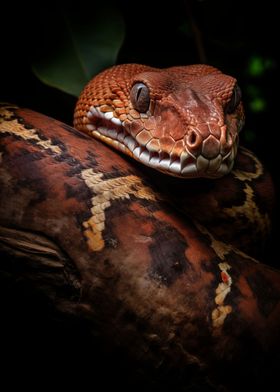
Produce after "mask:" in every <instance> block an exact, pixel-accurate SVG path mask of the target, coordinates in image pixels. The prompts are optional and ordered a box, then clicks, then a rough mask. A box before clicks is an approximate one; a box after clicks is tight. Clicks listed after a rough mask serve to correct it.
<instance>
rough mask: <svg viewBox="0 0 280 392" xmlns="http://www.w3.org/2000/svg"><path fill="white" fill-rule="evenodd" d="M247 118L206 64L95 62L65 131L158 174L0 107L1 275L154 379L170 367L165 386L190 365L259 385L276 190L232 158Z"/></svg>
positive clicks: (274, 334) (272, 340) (267, 357)
mask: <svg viewBox="0 0 280 392" xmlns="http://www.w3.org/2000/svg"><path fill="white" fill-rule="evenodd" d="M243 122H244V115H243V109H242V103H241V102H240V90H239V88H238V86H237V84H236V80H235V79H234V78H232V77H230V76H226V75H223V74H222V73H221V72H220V71H218V70H216V69H214V68H212V67H208V66H200V65H196V66H190V67H174V68H170V69H167V70H156V69H154V68H149V67H146V66H141V65H123V66H116V67H113V68H111V69H109V70H106V71H104V72H103V73H101V74H100V75H98V76H96V77H95V78H94V79H93V81H91V82H90V83H89V84H88V86H86V87H85V90H84V91H83V92H82V94H81V96H80V99H79V101H78V103H77V107H76V111H75V126H76V128H77V129H78V130H82V131H84V132H87V133H89V134H90V135H93V136H94V137H96V138H98V139H101V140H103V141H104V142H106V143H108V144H110V145H112V146H113V147H115V148H117V149H118V150H121V151H123V152H124V153H126V154H128V155H130V156H133V157H134V158H135V159H137V160H138V161H140V162H142V163H144V164H145V165H146V166H150V167H152V168H155V169H157V170H159V171H160V172H164V173H160V172H156V171H154V170H153V169H147V168H145V166H144V165H139V167H137V165H134V163H135V162H130V161H129V160H127V159H124V158H123V157H122V156H120V154H117V153H116V152H115V151H112V150H110V149H109V148H107V147H106V146H104V145H102V143H99V142H98V141H97V140H90V138H89V137H87V136H86V135H84V134H83V133H82V132H78V131H76V130H75V129H73V128H71V127H69V126H68V125H66V124H63V123H60V122H59V121H57V120H54V119H51V118H49V117H46V116H44V115H42V114H40V113H36V112H33V111H30V110H28V109H22V108H18V107H15V106H13V105H5V104H4V105H0V142H1V144H0V163H1V165H0V251H3V252H5V253H8V254H11V255H12V256H15V258H16V260H17V264H16V262H13V263H12V265H11V266H10V264H8V263H7V266H6V264H4V265H3V268H4V271H5V270H6V269H8V270H9V268H10V269H11V270H12V274H14V275H15V266H16V265H18V266H19V271H20V274H21V275H24V274H25V275H24V276H27V279H29V278H30V276H31V280H32V284H33V283H34V284H35V283H36V285H37V286H38V287H39V289H40V290H41V291H43V292H45V293H46V295H47V296H49V297H50V300H51V301H52V303H54V305H55V306H56V307H57V308H58V309H60V310H62V311H63V312H65V313H69V314H71V317H72V315H73V314H74V315H76V317H77V318H79V320H80V318H81V317H82V315H83V317H84V318H85V320H87V322H88V321H92V322H91V324H90V325H91V327H90V328H91V329H92V331H93V335H94V336H98V337H99V336H101V338H102V339H103V340H104V341H107V342H108V343H106V350H107V348H108V347H112V350H114V348H117V350H119V347H122V349H123V352H125V353H127V354H128V356H127V357H128V358H129V362H130V361H131V360H133V361H134V363H135V364H136V368H137V369H139V366H140V370H142V369H144V372H145V371H147V373H148V374H150V370H151V374H156V375H157V376H158V379H159V380H161V379H162V377H167V378H168V381H169V377H171V376H172V374H174V377H173V378H172V380H173V381H172V383H173V384H174V388H173V389H176V390H177V388H176V385H175V384H176V383H177V381H178V382H179V384H182V385H183V389H184V390H186V384H187V383H188V384H187V385H189V384H190V385H191V384H192V378H191V379H190V376H191V375H192V374H194V377H197V376H196V374H197V373H196V372H194V366H195V368H197V369H199V370H200V369H201V370H203V369H205V367H206V369H208V370H209V371H208V370H207V371H208V373H209V377H210V379H211V382H212V379H213V380H218V383H217V385H218V387H217V389H215V390H221V388H220V387H219V385H225V386H227V385H230V386H231V385H232V384H235V383H236V385H237V387H236V388H235V389H234V386H235V385H233V388H232V389H230V390H239V389H240V388H241V387H244V380H245V381H246V380H247V381H248V384H249V386H250V388H252V381H254V382H255V384H256V385H257V384H258V382H259V379H256V375H259V374H261V373H262V372H261V371H262V370H263V369H262V367H263V364H266V368H267V369H268V370H270V369H273V371H274V369H275V367H274V364H275V363H274V360H273V353H277V355H279V346H280V341H279V333H278V332H279V325H280V317H279V314H280V289H279V287H280V274H279V271H276V270H272V269H270V268H269V267H267V266H265V265H263V264H261V263H257V262H256V260H255V259H253V258H252V256H253V257H254V256H258V258H259V253H260V252H259V251H260V250H261V247H262V243H263V241H264V240H265V238H266V237H267V233H268V229H269V225H270V216H271V205H272V200H273V187H272V186H271V185H272V184H271V178H270V176H269V174H268V173H267V171H266V170H265V168H264V167H263V166H262V164H261V163H260V162H259V160H258V159H257V158H256V157H255V155H254V154H253V153H251V152H249V151H248V150H245V149H243V148H239V149H238V154H237V155H236V151H237V143H238V133H239V131H240V129H241V127H242V125H243ZM233 164H234V167H233ZM231 169H232V170H231ZM153 173H156V174H157V175H153ZM166 173H167V174H170V175H165V174H166ZM227 173H228V175H225V174H227ZM174 176H175V177H183V178H184V177H185V178H186V177H191V178H194V177H209V178H210V179H208V178H204V179H198V180H194V179H192V180H187V181H184V180H180V179H178V178H174ZM218 177H221V178H218ZM212 178H215V180H213V179H212ZM174 206H175V207H176V208H174ZM178 210H179V213H178ZM26 259H27V264H26V265H27V267H25V263H23V261H25V260H26ZM32 268H33V269H32ZM23 271H24V272H23ZM30 271H31V272H30ZM32 271H33V272H32ZM38 271H39V273H38ZM41 272H42V273H41ZM34 277H35V279H34ZM55 277H56V278H55ZM16 279H18V276H17V277H16ZM70 289H71V291H70ZM72 293H73V295H72ZM132 342H133V344H131V343H132ZM106 352H107V351H106ZM272 365H273V366H272ZM123 368H124V367H123ZM123 368H122V369H123ZM278 368H279V367H278ZM147 369H148V370H147ZM188 369H190V371H188ZM106 370H107V368H106ZM153 372H154V373H153ZM239 372H240V373H239ZM208 373H207V379H206V381H207V380H208ZM269 374H270V373H269ZM277 374H278V372H277V371H275V375H276V376H277ZM166 375H167V376H166ZM167 378H163V380H165V379H167ZM266 379H269V377H267V378H266ZM163 382H164V381H163ZM207 383H208V381H207ZM170 385H171V384H170ZM257 386H258V385H257ZM266 387H267V385H266ZM191 388H192V387H191ZM192 389H193V388H192ZM203 390H205V389H203ZM210 390H213V389H210Z"/></svg>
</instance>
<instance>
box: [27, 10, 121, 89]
mask: <svg viewBox="0 0 280 392" xmlns="http://www.w3.org/2000/svg"><path fill="white" fill-rule="evenodd" d="M82 9H83V12H77V11H76V10H72V12H71V9H70V10H69V8H66V10H59V11H58V12H57V11H56V13H52V14H51V18H52V20H49V19H48V18H47V17H46V16H44V18H43V22H46V23H45V24H44V23H43V26H42V28H41V29H42V31H43V35H44V36H43V39H42V47H41V48H40V50H38V51H37V54H36V56H35V58H34V60H33V62H32V69H33V72H34V73H35V75H36V76H37V77H38V78H39V79H40V80H41V81H42V82H43V83H45V84H47V85H49V86H52V87H55V88H57V89H59V90H62V91H64V92H66V93H68V94H71V95H74V96H78V95H79V93H80V92H81V90H82V88H83V87H84V86H85V84H86V83H87V82H88V81H89V80H90V79H91V78H92V77H93V76H94V75H96V74H97V73H99V72H100V71H101V70H103V69H104V68H107V67H110V66H112V65H114V64H115V63H116V59H117V55H118V52H119V49H120V47H121V45H122V42H123V39H124V21H123V18H122V16H121V14H120V13H119V11H118V10H117V8H114V7H113V6H112V5H108V4H107V5H106V7H105V6H103V7H102V6H99V7H98V8H96V5H95V6H94V7H92V9H88V10H86V9H85V8H84V7H82ZM87 11H88V12H87Z"/></svg>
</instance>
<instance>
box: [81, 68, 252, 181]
mask: <svg viewBox="0 0 280 392" xmlns="http://www.w3.org/2000/svg"><path fill="white" fill-rule="evenodd" d="M243 123H244V114H243V107H242V103H241V93H240V89H239V87H238V85H237V83H236V79H234V78H233V77H231V76H228V75H224V74H223V73H222V72H221V71H219V70H218V69H216V68H213V67H211V66H206V65H191V66H181V67H172V68H167V69H157V68H151V67H147V66H144V65H138V64H125V65H118V66H115V67H112V68H110V69H108V70H105V71H104V72H102V73H101V74H99V75H97V76H96V77H95V78H94V79H93V80H92V81H90V82H89V83H88V85H87V86H86V87H85V89H84V91H83V92H82V94H81V96H80V99H79V101H78V103H77V107H76V111H75V119H74V125H75V127H76V128H77V129H78V130H81V131H84V132H87V133H89V134H90V135H93V136H94V137H96V138H98V139H101V140H102V141H104V142H106V143H108V144H110V145H112V146H114V147H115V148H117V149H118V150H120V151H122V152H124V153H126V154H128V155H130V156H133V157H134V158H135V159H137V160H139V161H140V162H142V163H144V164H145V165H148V166H150V167H153V168H155V169H158V170H160V171H162V172H165V173H168V174H171V175H173V176H177V177H209V178H215V177H221V176H223V175H225V174H227V173H228V172H229V171H230V170H231V169H232V167H233V163H234V158H235V156H236V152H237V145H238V133H239V131H240V130H241V128H242V126H243Z"/></svg>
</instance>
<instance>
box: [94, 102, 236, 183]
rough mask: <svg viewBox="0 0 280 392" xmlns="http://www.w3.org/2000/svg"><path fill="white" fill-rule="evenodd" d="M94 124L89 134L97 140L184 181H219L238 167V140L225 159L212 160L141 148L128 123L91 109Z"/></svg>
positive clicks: (147, 145)
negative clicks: (211, 179) (234, 166)
mask: <svg viewBox="0 0 280 392" xmlns="http://www.w3.org/2000/svg"><path fill="white" fill-rule="evenodd" d="M87 117H88V119H89V120H90V123H89V124H87V130H88V132H89V133H90V134H92V135H93V136H94V137H95V138H97V139H100V140H101V141H103V142H104V143H106V144H109V145H110V146H112V147H114V148H115V149H117V150H119V151H121V152H123V153H125V154H127V155H129V156H131V157H133V158H134V159H136V160H137V161H139V162H141V163H143V164H144V165H146V166H149V167H152V168H154V169H156V170H159V171H161V172H163V173H166V174H169V175H172V176H174V177H182V178H196V177H207V178H219V177H222V176H224V175H225V174H227V173H229V172H230V170H231V169H232V167H233V164H234V158H235V156H236V152H237V144H238V142H237V140H236V141H235V142H234V143H233V145H232V148H231V150H230V151H229V152H228V153H227V154H226V155H225V156H223V155H222V154H221V153H219V154H218V155H217V156H216V157H214V158H212V159H208V158H206V157H204V156H203V155H202V154H201V155H198V156H197V157H196V156H194V155H193V154H192V153H190V152H189V151H188V150H187V148H185V149H184V150H183V151H182V152H181V153H180V154H179V155H178V154H177V155H176V154H172V155H171V154H168V153H166V152H162V151H156V150H155V149H152V148H151V147H150V148H149V146H150V145H151V143H149V142H150V141H151V140H152V139H150V140H149V142H148V143H147V144H146V145H144V144H140V143H139V142H138V141H137V140H136V139H135V138H134V137H132V136H131V135H130V134H129V133H128V132H127V131H126V129H125V122H124V121H123V122H122V121H121V120H120V119H118V118H116V117H114V113H113V112H108V111H107V112H105V113H103V112H101V111H100V110H99V109H98V108H96V107H93V106H92V107H91V108H90V111H89V112H88V113H87Z"/></svg>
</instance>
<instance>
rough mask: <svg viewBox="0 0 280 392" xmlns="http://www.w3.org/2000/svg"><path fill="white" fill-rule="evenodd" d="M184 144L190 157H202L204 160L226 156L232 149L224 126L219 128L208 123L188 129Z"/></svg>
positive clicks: (231, 142) (231, 141)
mask: <svg viewBox="0 0 280 392" xmlns="http://www.w3.org/2000/svg"><path fill="white" fill-rule="evenodd" d="M185 144H186V147H187V150H188V152H189V153H190V154H191V155H192V156H194V157H198V156H199V155H202V156H203V157H204V158H206V159H213V158H215V157H217V156H218V155H219V154H221V156H225V155H227V154H228V153H229V152H230V150H231V148H232V145H233V140H232V136H231V135H230V133H229V132H228V129H227V126H226V125H223V126H222V127H220V126H218V125H217V124H211V123H208V124H200V125H199V126H198V127H196V128H190V129H189V132H188V133H187V135H186V137H185Z"/></svg>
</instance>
